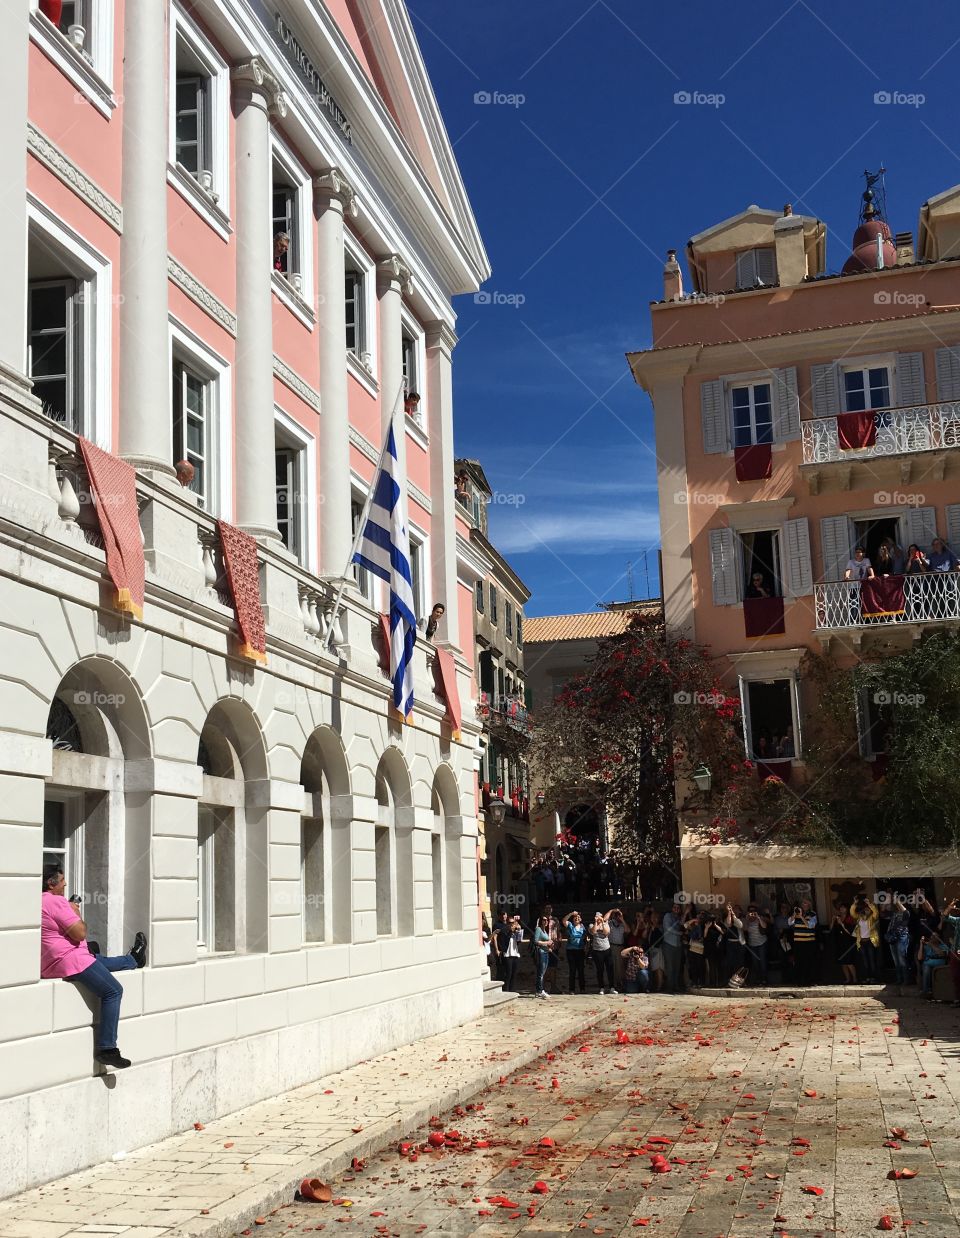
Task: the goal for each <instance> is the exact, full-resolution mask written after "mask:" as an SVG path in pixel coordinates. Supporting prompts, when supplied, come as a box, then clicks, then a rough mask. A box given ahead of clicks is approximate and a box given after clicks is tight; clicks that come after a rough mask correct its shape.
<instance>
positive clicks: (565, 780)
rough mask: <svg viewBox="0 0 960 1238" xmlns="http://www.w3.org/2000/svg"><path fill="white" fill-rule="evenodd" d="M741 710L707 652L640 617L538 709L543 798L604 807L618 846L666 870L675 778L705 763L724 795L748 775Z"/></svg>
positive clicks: (670, 860) (671, 849) (673, 845)
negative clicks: (584, 801) (582, 801)
mask: <svg viewBox="0 0 960 1238" xmlns="http://www.w3.org/2000/svg"><path fill="white" fill-rule="evenodd" d="M739 712H740V704H739V700H737V699H736V698H733V697H731V696H729V695H728V694H727V692H726V691H725V690H724V688H723V687H722V686H721V684H720V681H719V678H718V675H717V671H716V668H715V666H714V663H713V660H712V659H711V657H710V656H709V654H708V652H707V651H706V650H704V649H702V648H700V647H699V646H697V645H695V644H694V643H693V642H692V641H689V640H687V639H686V638H684V637H682V636H678V635H675V634H673V633H671V632H668V631H667V630H666V629H665V628H664V626H663V624H662V623H660V622H659V621H658V620H656V619H651V618H650V617H649V616H647V615H645V614H642V613H639V612H638V613H637V614H636V615H635V616H634V617H633V619H632V620H631V622H630V625H629V627H628V628H627V630H626V631H625V632H623V633H622V634H620V635H617V636H610V637H607V638H605V639H604V640H602V641H601V642H600V645H599V649H598V652H597V656H596V658H595V659H594V661H593V663H592V664H591V666H590V668H589V669H588V670H587V671H586V673H585V674H583V675H581V676H579V677H578V678H576V679H574V680H572V681H571V682H570V683H568V684H566V685H565V686H564V688H563V689H562V690H561V692H560V693H559V695H558V696H557V699H556V700H555V702H554V704H553V706H552V707H549V708H547V709H545V710H538V713H537V726H536V730H535V732H534V737H533V759H534V760H535V762H536V764H537V767H538V769H539V770H540V771H541V777H542V779H543V781H544V784H545V790H546V792H547V794H548V796H549V798H551V799H553V800H566V801H568V802H569V801H570V800H575V799H580V798H586V799H590V800H592V802H593V803H595V804H597V805H603V806H605V807H606V809H607V812H608V814H609V816H610V819H611V821H612V822H613V824H614V826H615V829H616V838H617V847H618V848H619V849H620V850H622V851H624V852H625V853H627V854H628V855H631V856H632V857H633V858H635V859H637V860H639V861H641V862H644V863H646V864H658V863H659V864H667V865H670V866H673V865H674V863H675V860H676V854H677V842H678V839H677V815H676V796H675V791H674V786H675V779H676V778H677V777H678V776H681V777H682V776H684V775H689V774H691V773H692V771H693V769H694V768H695V767H696V766H697V765H698V764H699V763H700V762H705V763H706V764H707V765H709V766H710V769H711V772H712V774H713V779H714V788H715V790H716V791H717V792H719V794H720V795H721V796H723V795H725V794H727V793H728V791H729V789H730V787H731V786H734V785H738V784H739V783H742V782H743V781H744V780H745V779H749V778H750V777H751V776H752V767H749V766H748V765H747V764H746V763H745V762H744V760H743V741H742V736H741V732H740V723H739Z"/></svg>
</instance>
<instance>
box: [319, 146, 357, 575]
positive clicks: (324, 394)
mask: <svg viewBox="0 0 960 1238" xmlns="http://www.w3.org/2000/svg"><path fill="white" fill-rule="evenodd" d="M314 186H315V189H316V198H315V203H316V214H317V291H318V293H319V298H318V299H319V314H318V320H317V325H318V330H319V336H320V392H321V396H320V399H321V406H320V444H319V449H320V494H321V496H322V503H323V506H322V507H321V508H320V515H321V524H320V575H321V576H338V577H339V576H342V575H343V571H344V568H345V567H346V565H347V559H348V558H349V556H350V547H351V545H352V543H353V537H352V530H351V522H350V507H351V498H352V492H351V488H350V418H349V411H348V407H347V328H346V303H345V299H344V250H343V213H344V211H345V210H347V211H349V212H350V214H352V215H355V214H356V211H357V207H356V202H355V200H354V194H353V190H352V189H351V188H350V186H349V185H348V184H347V182H346V181H345V180H344V178H343V174H342V173H341V172H340V169H339V168H328V169H327V171H326V172H323V173H322V174H321V175H320V176H318V177H317V179H316V180H315V182H314ZM349 581H350V583H351V584H352V577H349Z"/></svg>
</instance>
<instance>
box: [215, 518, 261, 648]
mask: <svg viewBox="0 0 960 1238" xmlns="http://www.w3.org/2000/svg"><path fill="white" fill-rule="evenodd" d="M217 531H218V532H219V534H220V545H221V546H222V547H223V565H224V567H225V568H226V569H227V581H228V583H229V585H230V596H231V597H232V598H233V611H234V614H235V615H236V616H237V627H238V628H239V629H240V648H239V651H238V652H239V654H240V657H241V658H249V659H250V661H251V662H266V660H267V632H266V628H265V627H264V623H263V603H262V601H261V599H260V567H259V564H258V562H257V543H256V542H255V541H254V540H253V538H252V537H251V536H250V534H249V533H244V532H242V531H241V530H240V529H238V528H236V527H235V526H234V525H232V524H227V522H226V521H225V520H218V521H217Z"/></svg>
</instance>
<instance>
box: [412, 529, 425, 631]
mask: <svg viewBox="0 0 960 1238" xmlns="http://www.w3.org/2000/svg"><path fill="white" fill-rule="evenodd" d="M410 576H411V578H412V580H413V601H414V605H415V606H416V608H417V620H418V621H419V620H420V619H422V618H423V610H424V606H423V546H422V545H421V544H420V543H419V542H415V541H414V540H413V538H411V539H410Z"/></svg>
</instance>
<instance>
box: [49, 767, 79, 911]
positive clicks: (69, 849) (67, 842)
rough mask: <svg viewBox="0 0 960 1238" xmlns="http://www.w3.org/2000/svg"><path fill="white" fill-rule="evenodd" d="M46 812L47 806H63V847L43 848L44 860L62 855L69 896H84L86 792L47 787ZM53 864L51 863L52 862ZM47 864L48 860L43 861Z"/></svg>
mask: <svg viewBox="0 0 960 1238" xmlns="http://www.w3.org/2000/svg"><path fill="white" fill-rule="evenodd" d="M43 803H44V810H46V805H47V804H51V803H53V804H62V805H63V819H64V822H63V844H64V845H63V846H62V847H47V846H44V847H43V855H44V857H46V856H48V855H50V856H61V857H62V860H61V861H60V863H61V867H62V868H63V875H64V877H65V879H66V882H67V889H66V897H67V898H69V897H70V896H71V895H72V894H83V893H84V887H83V881H84V867H85V865H84V860H85V853H84V849H85V838H84V833H85V830H84V825H85V823H84V820H83V792H82V791H74V790H71V789H69V788H66V787H47V788H45V789H44V796H43ZM51 862H52V861H51ZM44 863H47V860H46V859H44Z"/></svg>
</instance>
